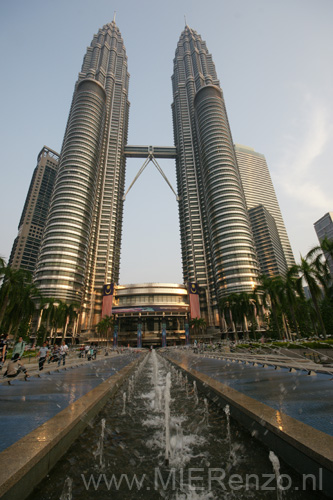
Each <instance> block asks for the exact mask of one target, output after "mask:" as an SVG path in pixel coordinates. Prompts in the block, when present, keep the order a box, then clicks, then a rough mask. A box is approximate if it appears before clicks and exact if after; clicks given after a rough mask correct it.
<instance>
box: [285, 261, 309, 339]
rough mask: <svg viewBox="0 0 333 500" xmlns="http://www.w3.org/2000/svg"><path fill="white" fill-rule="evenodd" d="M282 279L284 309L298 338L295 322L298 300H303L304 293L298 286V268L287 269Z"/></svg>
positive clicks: (295, 266) (296, 322) (298, 332)
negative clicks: (287, 312)
mask: <svg viewBox="0 0 333 500" xmlns="http://www.w3.org/2000/svg"><path fill="white" fill-rule="evenodd" d="M282 279H283V290H284V294H283V295H284V297H283V298H284V304H283V305H284V309H285V310H288V311H289V312H290V317H291V321H292V324H293V326H294V328H295V330H296V335H297V337H298V338H300V337H301V334H300V331H299V326H298V321H297V310H298V307H299V298H300V297H301V298H304V291H303V287H302V286H300V285H301V282H300V280H299V269H298V266H297V265H293V266H291V267H290V268H289V269H288V271H287V274H286V276H285V277H284V278H282Z"/></svg>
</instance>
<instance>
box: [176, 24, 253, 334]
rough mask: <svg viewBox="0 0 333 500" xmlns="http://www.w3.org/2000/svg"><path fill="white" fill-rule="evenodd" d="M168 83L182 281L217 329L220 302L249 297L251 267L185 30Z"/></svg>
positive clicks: (229, 166) (205, 74)
mask: <svg viewBox="0 0 333 500" xmlns="http://www.w3.org/2000/svg"><path fill="white" fill-rule="evenodd" d="M172 83H173V105H172V110H173V124H174V139H175V146H176V148H177V160H176V162H177V163H176V165H177V183H178V194H179V196H180V204H179V217H180V230H181V244H182V261H183V275H184V281H185V282H191V281H196V282H198V283H199V285H200V287H201V288H202V289H205V293H204V294H203V296H202V303H201V305H202V306H203V304H204V303H205V302H206V307H207V310H206V316H207V319H208V322H209V324H214V323H215V324H217V321H218V301H219V299H221V298H222V297H224V296H226V295H229V294H230V293H233V292H236V293H238V292H241V291H246V292H251V291H252V290H253V288H254V287H255V286H256V284H257V276H258V263H257V257H256V253H255V248H254V242H253V236H252V233H251V229H250V222H249V218H248V213H247V209H246V204H245V198H244V193H243V189H242V185H241V180H240V175H239V171H238V166H237V161H236V156H235V152H234V147H233V142H232V136H231V131H230V127H229V122H228V117H227V113H226V109H225V104H224V99H223V94H222V90H221V88H220V86H219V81H218V79H217V75H216V71H215V66H214V63H213V61H212V57H211V55H210V54H209V53H208V50H207V47H206V44H205V42H203V41H202V39H201V37H200V36H199V35H198V34H197V33H196V32H195V31H194V30H192V29H191V28H189V27H188V26H186V27H185V29H184V31H183V32H182V34H181V36H180V40H179V42H178V46H177V49H176V55H175V59H174V73H173V77H172Z"/></svg>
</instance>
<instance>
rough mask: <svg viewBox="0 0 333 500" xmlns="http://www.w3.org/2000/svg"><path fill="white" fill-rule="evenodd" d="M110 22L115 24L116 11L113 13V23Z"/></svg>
mask: <svg viewBox="0 0 333 500" xmlns="http://www.w3.org/2000/svg"><path fill="white" fill-rule="evenodd" d="M112 22H113V23H115V22H116V11H114V13H113V21H112Z"/></svg>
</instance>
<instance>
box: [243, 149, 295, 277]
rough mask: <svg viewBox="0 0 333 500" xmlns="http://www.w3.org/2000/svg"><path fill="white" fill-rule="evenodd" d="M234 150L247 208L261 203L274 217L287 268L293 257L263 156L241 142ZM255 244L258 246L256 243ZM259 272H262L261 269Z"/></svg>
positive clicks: (292, 261) (276, 256) (276, 258)
mask: <svg viewBox="0 0 333 500" xmlns="http://www.w3.org/2000/svg"><path fill="white" fill-rule="evenodd" d="M235 152H236V157H237V163H238V167H239V171H240V175H241V179H242V184H243V189H244V194H245V200H246V205H247V208H248V210H251V209H252V208H254V207H258V206H259V205H262V206H263V207H265V209H266V210H267V211H268V212H269V214H270V215H271V216H272V217H273V218H274V221H275V224H276V228H277V232H278V235H279V238H280V241H281V246H282V250H283V254H284V259H285V262H286V265H287V268H289V267H291V266H292V265H294V264H295V259H294V255H293V252H292V249H291V245H290V242H289V238H288V234H287V231H286V228H285V225H284V222H283V218H282V214H281V210H280V207H279V203H278V200H277V197H276V193H275V190H274V186H273V183H272V179H271V176H270V173H269V170H268V166H267V163H266V159H265V156H264V155H263V154H261V153H257V152H256V151H255V150H254V149H253V148H250V147H248V146H243V145H241V144H235ZM256 246H258V243H257V245H256ZM275 248H276V247H275ZM257 250H258V249H257ZM274 260H275V261H280V260H281V259H280V256H279V255H275V256H274ZM274 265H275V264H273V262H272V266H274ZM282 267H283V266H282ZM261 272H263V270H262V269H261Z"/></svg>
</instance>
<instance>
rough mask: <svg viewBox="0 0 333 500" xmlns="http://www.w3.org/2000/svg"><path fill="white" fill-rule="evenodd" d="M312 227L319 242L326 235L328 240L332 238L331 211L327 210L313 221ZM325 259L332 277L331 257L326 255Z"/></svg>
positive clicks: (332, 263)
mask: <svg viewBox="0 0 333 500" xmlns="http://www.w3.org/2000/svg"><path fill="white" fill-rule="evenodd" d="M314 228H315V231H316V234H317V237H318V240H319V242H320V243H321V242H322V240H323V239H324V238H325V236H326V237H327V239H329V240H333V212H328V213H327V214H325V215H324V216H323V217H322V218H321V219H319V220H317V222H315V223H314ZM326 259H327V262H328V265H329V268H330V273H331V276H332V277H333V262H332V259H331V257H329V256H328V255H326Z"/></svg>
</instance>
